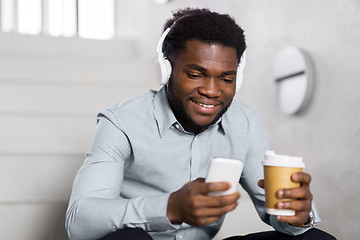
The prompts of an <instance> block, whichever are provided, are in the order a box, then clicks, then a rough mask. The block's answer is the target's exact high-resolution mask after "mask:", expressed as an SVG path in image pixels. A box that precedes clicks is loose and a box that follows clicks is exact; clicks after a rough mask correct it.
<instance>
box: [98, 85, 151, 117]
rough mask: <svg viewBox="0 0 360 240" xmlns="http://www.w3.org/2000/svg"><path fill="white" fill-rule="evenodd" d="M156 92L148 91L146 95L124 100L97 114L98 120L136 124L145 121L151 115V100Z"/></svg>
mask: <svg viewBox="0 0 360 240" xmlns="http://www.w3.org/2000/svg"><path fill="white" fill-rule="evenodd" d="M156 92H157V91H155V90H149V91H147V92H146V93H144V94H142V95H140V96H137V97H134V98H130V99H126V100H124V101H122V102H120V103H117V104H115V105H113V106H111V107H109V108H106V109H104V110H102V111H101V112H99V114H98V119H99V118H102V117H105V118H108V119H109V120H111V121H112V122H114V123H119V122H124V123H125V122H136V121H137V120H139V119H146V118H148V117H149V115H152V113H153V98H154V96H155V94H156Z"/></svg>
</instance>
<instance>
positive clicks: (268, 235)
mask: <svg viewBox="0 0 360 240" xmlns="http://www.w3.org/2000/svg"><path fill="white" fill-rule="evenodd" d="M151 239H152V238H151V236H150V235H149V234H148V233H147V232H145V231H143V230H141V229H138V228H125V229H120V230H118V231H116V232H113V233H111V234H109V235H107V236H106V237H104V238H102V239H101V240H151ZM186 240H195V239H186ZM224 240H336V238H335V237H333V236H331V235H330V234H328V233H326V232H323V231H321V230H319V229H316V228H314V229H310V230H309V231H307V232H305V233H304V234H301V235H298V236H289V235H286V234H283V233H279V232H276V231H269V232H259V233H252V234H248V235H246V236H234V237H229V238H226V239H224Z"/></svg>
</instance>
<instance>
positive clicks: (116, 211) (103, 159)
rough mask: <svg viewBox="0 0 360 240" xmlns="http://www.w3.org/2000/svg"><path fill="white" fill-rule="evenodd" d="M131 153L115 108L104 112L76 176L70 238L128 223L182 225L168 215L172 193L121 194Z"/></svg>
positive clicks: (153, 227)
mask: <svg viewBox="0 0 360 240" xmlns="http://www.w3.org/2000/svg"><path fill="white" fill-rule="evenodd" d="M131 154H132V152H131V145H130V143H129V140H128V138H127V136H126V134H125V133H124V132H123V131H122V130H121V129H120V127H119V125H118V123H117V121H116V118H115V117H114V115H113V114H112V112H111V111H110V110H107V111H104V112H103V113H100V114H99V115H98V124H97V127H96V131H95V136H94V139H93V142H92V145H91V148H90V151H89V152H88V153H87V156H86V159H85V161H84V163H83V165H82V166H81V168H80V170H79V171H78V173H77V175H76V177H75V180H74V185H73V189H72V193H71V197H70V202H69V206H68V209H67V212H66V222H65V227H66V230H67V234H68V237H69V240H85V239H86V240H92V239H100V238H102V237H104V236H105V235H107V234H109V233H110V232H112V231H115V230H117V229H120V228H124V227H137V228H142V229H144V230H146V231H166V230H171V229H176V228H178V226H177V225H172V224H171V223H170V221H169V220H168V218H167V215H166V209H167V202H168V198H169V194H168V193H164V194H159V195H155V196H147V197H146V196H144V197H138V198H134V199H126V198H123V197H121V196H120V191H121V186H122V182H123V171H124V164H126V160H127V159H128V158H129V156H130V155H131Z"/></svg>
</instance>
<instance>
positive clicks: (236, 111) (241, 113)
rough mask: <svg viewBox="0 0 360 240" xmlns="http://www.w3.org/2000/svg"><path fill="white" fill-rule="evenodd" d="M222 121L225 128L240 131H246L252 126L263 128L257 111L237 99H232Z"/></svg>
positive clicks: (252, 127)
mask: <svg viewBox="0 0 360 240" xmlns="http://www.w3.org/2000/svg"><path fill="white" fill-rule="evenodd" d="M223 121H224V125H225V126H224V127H225V128H230V129H231V130H235V131H237V132H242V133H248V132H249V131H251V129H254V128H263V126H262V124H261V121H260V118H259V115H258V113H257V111H256V110H255V109H253V108H252V107H250V106H248V105H246V104H244V103H241V102H239V101H238V100H233V102H232V103H231V105H230V107H229V109H228V111H227V112H226V113H225V114H224V117H223Z"/></svg>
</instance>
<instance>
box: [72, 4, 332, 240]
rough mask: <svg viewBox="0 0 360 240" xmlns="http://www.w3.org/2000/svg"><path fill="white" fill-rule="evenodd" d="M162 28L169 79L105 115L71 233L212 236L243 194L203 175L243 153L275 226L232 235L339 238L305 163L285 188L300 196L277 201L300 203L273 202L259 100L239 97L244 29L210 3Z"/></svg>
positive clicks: (247, 177) (82, 175)
mask: <svg viewBox="0 0 360 240" xmlns="http://www.w3.org/2000/svg"><path fill="white" fill-rule="evenodd" d="M164 30H165V31H164V34H163V36H162V38H161V40H160V43H159V46H160V49H161V52H160V57H161V58H162V55H164V57H165V58H166V59H161V58H160V61H164V62H165V63H162V62H161V63H160V64H162V65H167V66H165V67H166V68H164V66H163V69H162V70H163V71H164V69H165V71H164V73H165V74H163V75H162V80H161V81H162V82H163V83H165V86H164V87H162V88H161V89H160V90H159V91H154V90H152V91H149V92H147V93H145V94H143V95H141V96H139V97H136V98H133V99H129V100H127V101H124V102H122V103H119V104H116V105H114V106H112V107H110V108H108V109H106V110H104V111H102V112H100V113H99V115H98V124H97V128H96V133H95V137H94V140H93V143H92V146H91V149H90V151H89V152H88V154H87V157H86V159H85V161H84V163H83V165H82V167H81V169H80V170H79V172H78V173H77V175H76V178H75V181H74V186H73V191H72V194H71V198H70V202H69V206H68V210H67V214H66V229H67V233H68V236H69V239H70V240H98V239H103V240H115V239H118V240H119V239H187V240H191V239H211V238H213V237H214V236H215V234H216V233H217V231H218V230H219V229H220V227H221V224H222V221H223V219H224V216H225V214H226V213H228V212H230V211H232V210H234V209H235V208H236V206H237V204H238V199H239V197H240V194H239V193H238V192H235V193H233V194H229V195H223V196H211V194H210V195H209V193H211V192H217V191H224V190H227V189H229V188H230V185H229V184H228V183H226V182H220V183H206V182H205V181H204V177H205V175H206V172H207V169H208V167H209V164H210V160H211V158H212V157H224V158H232V159H236V160H238V161H242V162H243V163H244V170H243V173H242V175H241V178H240V180H239V182H240V184H241V185H242V186H243V188H244V189H245V190H246V191H247V192H248V193H249V195H250V197H251V199H252V201H253V203H254V206H255V208H256V210H257V212H258V214H259V216H260V218H261V219H262V220H263V221H264V222H266V223H267V224H269V225H271V226H273V227H274V229H275V231H270V232H262V233H254V234H250V235H247V236H237V237H231V239H277V240H279V239H280V240H281V239H293V240H299V239H314V240H315V239H316V240H319V239H320V240H321V239H324V240H332V239H334V238H333V237H332V236H330V235H328V234H326V233H324V232H322V231H320V230H317V229H315V228H314V227H315V226H316V225H317V224H318V223H319V217H318V214H317V212H316V210H315V208H314V205H313V204H312V194H311V192H310V182H311V177H310V175H308V174H306V173H298V174H294V175H293V176H292V180H293V181H294V182H299V183H300V184H301V187H299V188H295V189H284V190H281V191H279V192H278V197H279V198H292V199H294V200H295V201H294V202H292V203H288V202H279V204H278V206H277V207H278V208H283V209H293V210H296V215H295V216H292V217H284V216H283V217H276V216H270V215H268V214H266V212H265V197H264V190H263V188H262V187H263V184H264V183H263V180H262V178H263V172H262V165H261V162H262V160H263V157H264V153H265V151H266V150H268V149H269V146H268V140H267V137H266V134H265V131H264V129H263V127H262V125H261V123H260V121H259V119H258V117H257V115H256V113H255V112H254V110H252V109H251V108H249V107H247V106H245V105H243V104H241V103H239V102H238V101H236V100H234V99H233V98H234V95H235V92H236V90H237V89H238V88H239V85H240V84H241V77H242V75H241V74H242V72H241V71H242V68H243V64H244V62H243V58H242V56H243V54H244V51H245V48H246V44H245V37H244V34H243V30H242V29H241V28H240V27H239V26H238V25H237V24H236V23H235V21H234V20H233V19H232V18H231V17H230V16H228V15H225V14H219V13H216V12H211V11H209V10H207V9H183V10H179V11H177V12H175V13H174V14H173V18H172V19H170V20H168V21H167V23H166V24H165V29H164ZM166 61H168V62H166ZM164 76H166V77H165V79H163V78H164ZM245 217H246V216H245ZM249 224H251V223H249ZM239 228H241V226H239Z"/></svg>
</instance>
